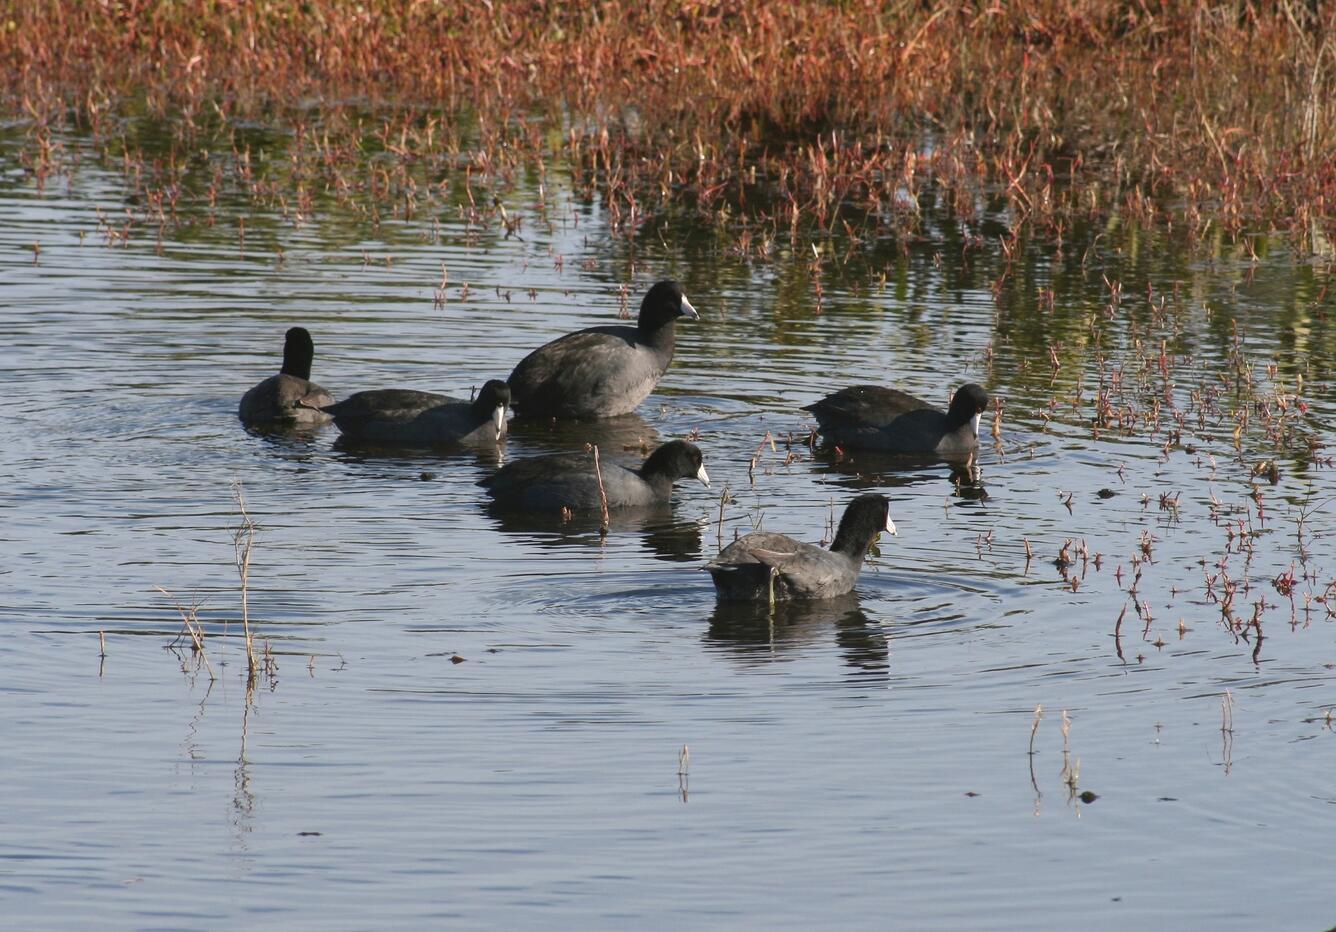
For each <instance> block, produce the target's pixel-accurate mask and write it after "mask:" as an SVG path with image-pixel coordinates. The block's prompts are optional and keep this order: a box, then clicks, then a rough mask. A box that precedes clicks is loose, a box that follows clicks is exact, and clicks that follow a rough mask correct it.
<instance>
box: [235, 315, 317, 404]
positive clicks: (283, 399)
mask: <svg viewBox="0 0 1336 932" xmlns="http://www.w3.org/2000/svg"><path fill="white" fill-rule="evenodd" d="M314 358H315V343H314V342H313V341H312V340H311V334H310V333H309V332H308V331H307V330H306V328H305V327H292V328H291V329H289V330H288V332H287V335H286V336H285V338H284V340H283V368H282V369H280V370H279V373H278V375H271V376H269V378H267V379H265V380H264V381H262V382H260V383H259V384H258V385H256V386H254V387H252V388H251V389H250V390H249V391H247V392H246V394H244V395H242V396H241V404H240V405H239V406H238V407H237V416H238V417H240V418H241V420H242V421H244V422H245V423H247V424H257V425H258V424H273V425H280V426H284V425H286V426H303V427H316V426H319V425H321V424H328V423H329V420H330V418H329V415H328V414H326V413H324V412H323V411H321V410H320V409H321V408H323V407H324V406H326V405H332V404H333V403H334V396H333V395H331V394H330V393H329V392H327V391H325V390H324V389H323V388H321V387H320V386H319V385H317V384H315V383H314V382H312V381H311V361H312V360H313V359H314Z"/></svg>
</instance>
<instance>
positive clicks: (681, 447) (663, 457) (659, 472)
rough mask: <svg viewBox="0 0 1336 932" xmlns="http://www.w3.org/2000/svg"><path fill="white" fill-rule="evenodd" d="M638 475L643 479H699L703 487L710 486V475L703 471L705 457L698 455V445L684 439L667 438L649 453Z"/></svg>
mask: <svg viewBox="0 0 1336 932" xmlns="http://www.w3.org/2000/svg"><path fill="white" fill-rule="evenodd" d="M640 475H641V476H642V477H643V478H645V479H651V478H655V477H664V478H667V479H668V480H669V481H670V482H671V481H672V480H674V479H692V478H695V479H699V480H700V481H701V482H702V483H703V484H704V485H705V487H706V488H707V489H708V488H709V487H710V477H709V475H708V474H707V473H706V472H705V459H704V458H703V457H702V456H701V455H700V447H698V446H696V445H695V444H694V443H688V442H687V441H685V440H669V441H668V442H667V443H665V444H664V445H663V446H661V447H659V448H658V449H657V450H655V451H654V452H653V453H651V454H650V455H649V459H647V460H645V464H644V465H643V466H641V467H640Z"/></svg>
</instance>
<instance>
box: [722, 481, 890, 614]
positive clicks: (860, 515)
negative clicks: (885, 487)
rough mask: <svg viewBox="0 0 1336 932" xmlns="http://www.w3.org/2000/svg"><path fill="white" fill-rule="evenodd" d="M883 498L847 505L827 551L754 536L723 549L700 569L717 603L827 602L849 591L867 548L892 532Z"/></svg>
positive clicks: (875, 496) (765, 535) (785, 538)
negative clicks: (711, 585)
mask: <svg viewBox="0 0 1336 932" xmlns="http://www.w3.org/2000/svg"><path fill="white" fill-rule="evenodd" d="M890 507H891V506H890V501H889V500H888V499H887V498H886V496H885V495H878V494H875V493H874V494H869V495H860V496H858V497H857V498H855V499H854V500H853V501H852V502H850V503H849V506H848V507H847V508H846V509H845V510H844V516H843V517H842V518H841V519H840V527H839V530H838V531H837V532H836V534H835V540H834V542H833V543H831V545H830V549H829V550H823V549H822V548H820V547H817V546H815V545H814V544H805V543H803V542H801V541H797V540H794V539H793V538H792V537H789V536H787V535H785V534H774V533H770V532H766V531H759V532H757V533H755V534H748V535H747V536H745V537H742V538H739V539H738V540H736V541H734V542H733V543H731V544H729V545H728V546H727V547H725V548H724V549H723V550H721V551H720V552H719V555H718V556H717V557H715V558H714V559H713V560H712V561H711V562H709V563H707V564H706V565H705V569H707V570H709V572H710V576H711V577H712V578H713V579H714V587H715V589H716V591H717V592H718V595H719V598H721V599H744V600H747V601H767V600H769V599H770V598H771V597H772V593H773V598H774V599H775V600H776V601H781V600H785V599H829V598H832V597H834V596H838V595H843V594H844V593H846V592H848V591H849V590H851V589H852V588H853V587H854V582H855V581H856V580H857V579H858V571H859V570H860V569H862V567H863V558H864V557H865V556H866V555H867V549H868V547H869V546H870V545H871V544H872V541H873V540H875V539H876V537H877V535H878V534H879V533H880V532H882V531H889V532H890V533H892V534H894V533H895V524H894V523H893V522H892V521H891V511H890Z"/></svg>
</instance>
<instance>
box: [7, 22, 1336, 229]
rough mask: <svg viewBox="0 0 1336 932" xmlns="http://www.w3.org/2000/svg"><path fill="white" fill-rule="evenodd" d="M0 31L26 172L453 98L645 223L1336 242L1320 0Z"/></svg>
mask: <svg viewBox="0 0 1336 932" xmlns="http://www.w3.org/2000/svg"><path fill="white" fill-rule="evenodd" d="M0 31H2V32H3V38H2V39H0V89H3V91H4V93H5V104H4V109H6V110H8V111H10V113H11V115H13V116H18V117H20V118H23V119H26V121H27V125H28V127H30V138H31V147H30V151H31V152H32V155H31V157H30V159H31V164H32V165H33V166H34V170H35V171H41V170H42V168H43V160H44V158H46V157H47V156H48V155H49V151H48V149H49V137H48V133H49V131H50V129H51V128H52V127H53V126H58V125H60V124H65V123H69V122H74V123H77V124H79V125H81V126H85V127H88V128H91V129H92V130H93V131H94V132H96V133H99V134H104V136H105V135H109V134H111V135H114V133H115V132H116V131H117V130H116V129H115V125H116V118H118V117H121V116H124V115H127V114H138V113H142V112H143V111H144V109H145V108H146V109H147V111H148V112H149V113H151V114H154V115H158V116H161V117H164V118H167V119H168V120H169V121H170V122H171V124H172V125H173V126H174V127H175V130H174V132H175V134H176V136H177V139H178V140H179V141H180V142H181V143H183V144H184V145H185V146H191V147H194V148H195V150H196V151H198V147H199V145H200V143H201V140H203V142H204V143H205V144H208V142H209V140H210V139H212V140H214V141H215V142H216V140H217V139H218V137H217V135H216V133H217V131H218V130H219V129H220V128H223V129H226V127H227V126H228V125H229V124H230V123H231V121H232V120H234V119H236V118H238V117H246V118H255V117H262V118H264V119H266V120H274V121H285V122H291V121H296V122H298V123H309V122H311V121H312V119H313V117H312V114H313V113H315V114H319V119H320V120H321V121H324V122H325V127H324V129H323V132H324V134H325V135H324V138H323V152H324V156H325V160H326V161H327V162H336V161H337V160H338V156H339V154H340V152H346V151H351V150H350V149H346V148H341V147H342V146H346V145H347V144H348V139H354V138H355V135H356V134H357V133H361V134H367V133H370V134H372V135H376V136H379V137H380V139H381V140H382V142H383V146H384V149H385V150H386V151H387V152H391V153H395V154H398V155H400V156H401V157H404V158H413V157H423V156H430V155H431V154H432V153H433V152H435V151H437V150H440V149H446V148H450V147H454V148H455V149H456V151H457V148H458V145H459V136H458V135H457V131H456V130H455V129H454V128H453V127H454V123H455V119H454V118H455V116H456V115H458V114H461V113H468V114H471V115H473V116H475V117H476V118H477V120H478V121H479V122H480V123H481V131H480V133H479V136H480V138H479V139H478V140H474V141H472V144H476V145H477V146H478V147H479V151H478V156H477V157H479V158H487V159H489V160H495V159H498V158H504V157H505V155H504V152H503V150H504V149H505V148H507V147H514V146H515V145H516V144H517V143H518V144H519V146H518V148H519V149H520V150H521V151H523V152H525V153H527V154H525V155H524V156H522V157H524V158H526V159H527V158H529V157H532V158H534V159H536V160H539V161H541V160H542V159H544V158H549V159H550V158H552V157H554V156H555V155H557V154H558V150H564V155H565V156H566V157H567V158H569V159H570V161H571V163H572V165H573V168H574V170H575V172H576V179H575V180H576V183H577V184H578V185H583V186H587V187H591V188H596V189H598V190H599V191H600V192H601V193H602V194H603V196H604V197H605V199H606V200H607V202H608V203H609V204H610V206H611V208H612V210H613V212H614V216H615V218H616V219H617V220H619V221H625V222H626V223H628V224H629V226H630V227H632V228H634V227H635V226H636V225H637V223H638V221H639V220H640V219H641V218H643V217H644V216H645V215H646V213H648V212H652V211H655V210H657V209H660V208H661V207H662V206H663V205H665V204H667V203H669V202H672V203H674V204H676V205H680V204H682V203H686V204H689V205H695V206H698V207H699V208H700V209H702V210H704V211H707V212H712V213H722V212H727V214H728V215H729V216H732V217H737V216H738V214H739V212H740V213H742V214H743V215H745V216H747V217H749V218H753V219H755V218H759V219H760V221H761V222H762V224H763V226H764V227H765V228H766V229H768V230H770V231H774V232H778V231H780V230H781V229H782V230H784V231H788V230H789V229H792V228H794V227H797V226H802V227H803V228H804V229H816V230H820V231H840V232H847V233H850V234H854V235H858V234H860V233H869V232H870V233H876V232H889V233H893V234H896V235H899V236H912V235H913V234H914V231H915V228H916V217H917V214H918V209H919V199H920V198H921V197H922V196H924V194H925V193H927V192H931V194H932V196H935V197H940V198H944V199H945V201H946V203H948V204H949V205H950V206H951V208H952V209H953V210H954V211H955V212H956V213H957V214H959V215H960V216H961V217H962V218H963V219H965V220H967V221H968V220H970V219H972V217H973V215H974V214H975V213H976V212H977V210H978V204H979V198H980V194H981V193H982V192H983V191H993V192H1005V194H1004V196H1005V197H1006V198H1007V199H1008V201H1009V205H1010V208H1011V210H1010V215H1011V217H1012V220H1011V230H1010V232H1009V238H1010V239H1011V240H1012V244H1013V245H1014V241H1015V240H1016V239H1018V238H1020V237H1022V236H1030V235H1035V234H1037V235H1040V236H1042V237H1044V238H1048V239H1056V240H1061V239H1062V237H1063V235H1064V232H1065V231H1066V230H1069V229H1070V225H1071V223H1072V222H1073V221H1074V220H1075V219H1077V218H1079V217H1086V216H1090V215H1096V216H1099V215H1104V214H1108V213H1122V214H1124V215H1126V216H1129V217H1130V218H1133V219H1137V220H1141V221H1145V220H1160V221H1164V220H1168V221H1172V222H1175V223H1179V224H1183V225H1185V226H1186V228H1187V230H1188V231H1189V233H1190V234H1193V235H1198V236H1200V235H1202V234H1204V233H1206V232H1207V230H1208V229H1209V228H1210V227H1211V226H1212V225H1220V226H1221V227H1223V229H1224V231H1225V232H1226V233H1228V234H1229V235H1230V236H1233V237H1241V238H1244V239H1246V237H1247V235H1248V234H1249V233H1250V232H1257V231H1259V230H1266V229H1277V228H1278V229H1284V230H1287V231H1289V232H1291V233H1292V234H1294V235H1295V236H1296V237H1297V239H1298V241H1299V242H1300V243H1301V244H1302V245H1305V246H1308V247H1310V248H1313V249H1315V250H1317V251H1326V250H1328V249H1329V248H1330V246H1329V238H1330V237H1331V236H1332V235H1333V234H1334V233H1336V4H1331V3H1325V2H1320V0H1278V2H1274V3H1262V2H1253V0H1235V2H1225V3H1210V2H1206V0H1160V2H1152V0H1126V2H1117V3H1109V2H1103V0H1076V2H1060V0H1018V2H1014V3H1007V4H998V3H986V2H957V3H928V2H898V3H882V2H871V0H867V2H846V3H838V4H832V3H825V2H788V3H741V2H691V0H687V2H680V0H672V2H666V0H638V2H634V3H628V2H619V0H615V2H605V3H599V4H595V5H583V4H580V5H573V4H572V5H568V4H562V3H547V2H541V0H490V2H484V3H467V4H466V3H451V2H440V0H436V2H429V0H399V2H388V0H375V2H366V3H361V4H346V3H335V2H330V0H304V2H297V0H256V2H230V0H172V2H166V0H156V2H155V0H68V2H63V3H28V2H19V0H0ZM353 105H355V106H356V108H357V110H356V112H357V113H358V114H359V116H358V117H356V118H351V119H344V120H339V119H338V118H337V117H338V115H339V114H340V113H342V112H344V111H347V110H348V109H349V108H350V107H351V106H353ZM367 113H372V114H375V116H373V117H371V118H370V120H371V122H373V123H374V122H375V121H381V126H380V127H379V128H377V127H375V126H369V125H367V122H366V116H365V115H366V114H367ZM202 133H209V134H214V135H201V134H202ZM341 137H346V138H341ZM353 148H356V144H355V143H354V146H353ZM182 151H186V150H185V149H183V150H182ZM1004 239H1006V238H1004Z"/></svg>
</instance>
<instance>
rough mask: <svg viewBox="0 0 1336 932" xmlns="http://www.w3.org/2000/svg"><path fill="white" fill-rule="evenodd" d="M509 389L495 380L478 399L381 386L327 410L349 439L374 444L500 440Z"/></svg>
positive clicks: (484, 386) (487, 385)
mask: <svg viewBox="0 0 1336 932" xmlns="http://www.w3.org/2000/svg"><path fill="white" fill-rule="evenodd" d="M509 403H510V389H509V388H508V387H507V386H506V383H505V382H501V381H499V380H496V379H493V380H491V381H489V382H487V383H486V384H485V385H483V387H482V391H480V392H478V397H477V398H475V399H473V401H465V400H463V399H462V398H452V397H450V396H449V395H437V394H435V393H433V392H419V391H413V390H411V389H406V388H382V389H377V390H375V391H369V392H358V393H357V394H355V395H351V396H349V397H348V398H347V399H345V400H343V401H341V402H339V403H338V404H336V405H330V406H329V407H327V408H326V409H325V410H326V411H328V412H329V413H330V414H332V415H333V416H334V423H335V424H336V425H337V426H338V428H339V430H340V431H342V432H343V434H344V436H345V437H347V438H349V439H350V440H361V441H366V442H369V443H389V444H407V445H413V446H440V445H446V444H454V443H467V444H489V443H495V442H496V441H497V440H498V439H500V438H501V437H502V436H503V435H504V434H505V432H506V406H507V405H508V404H509Z"/></svg>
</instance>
